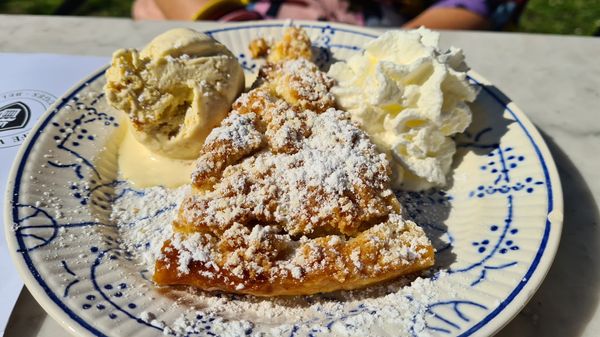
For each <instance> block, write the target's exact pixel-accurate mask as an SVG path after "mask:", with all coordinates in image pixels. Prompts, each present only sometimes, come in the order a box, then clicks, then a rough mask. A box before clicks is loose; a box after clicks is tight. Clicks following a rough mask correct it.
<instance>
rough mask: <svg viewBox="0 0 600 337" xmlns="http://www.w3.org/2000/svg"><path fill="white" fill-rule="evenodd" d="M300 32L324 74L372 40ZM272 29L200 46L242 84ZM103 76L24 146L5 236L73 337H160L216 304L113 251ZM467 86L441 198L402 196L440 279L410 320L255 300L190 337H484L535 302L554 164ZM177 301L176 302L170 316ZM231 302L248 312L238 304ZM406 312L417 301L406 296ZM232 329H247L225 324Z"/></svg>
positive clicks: (77, 91) (518, 119) (496, 103)
mask: <svg viewBox="0 0 600 337" xmlns="http://www.w3.org/2000/svg"><path fill="white" fill-rule="evenodd" d="M301 25H303V26H304V28H305V29H306V30H307V31H308V33H309V35H310V36H311V38H312V41H313V42H314V44H315V46H316V47H317V53H318V56H319V57H318V59H317V61H318V62H319V63H323V64H326V63H328V62H331V60H333V59H344V58H346V57H348V56H349V55H351V54H353V53H356V52H358V51H360V46H362V45H363V44H364V43H365V42H367V41H369V40H371V39H372V38H373V37H374V36H375V35H374V33H373V32H371V31H368V30H363V29H359V28H355V27H350V26H342V25H333V24H325V23H301ZM282 26H283V23H281V22H275V23H255V24H248V23H246V24H241V25H236V26H227V27H226V28H222V29H215V30H212V31H210V32H209V33H210V34H211V35H212V36H213V37H214V38H215V39H217V40H219V41H221V42H222V43H224V44H225V45H227V46H228V47H229V48H230V49H231V50H232V51H233V52H234V53H235V54H236V55H238V57H239V59H240V61H241V63H242V64H243V67H244V69H245V70H246V71H247V72H248V73H251V72H253V71H255V70H256V69H257V65H256V64H255V63H254V61H253V60H251V59H250V58H249V57H248V56H247V49H246V46H247V45H248V42H249V41H250V40H251V39H253V38H255V37H258V36H277V35H279V34H281V28H282ZM103 72H104V71H103V70H102V71H100V72H98V73H97V74H95V75H93V76H91V77H90V78H88V79H87V80H85V81H84V82H82V83H81V84H79V85H77V86H76V87H75V88H74V89H73V90H72V91H71V92H69V93H68V94H66V95H65V96H64V98H63V99H62V100H59V101H58V102H57V104H56V105H55V106H54V107H53V108H51V109H50V110H49V111H48V112H47V113H46V114H45V115H44V116H43V117H42V118H41V119H40V121H39V123H38V124H37V126H36V127H35V128H34V130H33V131H32V132H31V133H30V136H29V138H28V140H27V142H26V143H25V144H23V146H22V147H21V151H20V152H19V155H18V156H17V159H16V162H15V165H14V167H13V170H12V173H11V175H10V180H9V182H8V187H7V203H6V207H5V222H6V224H7V226H6V237H7V239H8V244H9V249H10V250H11V253H12V256H13V259H14V261H15V263H16V265H17V268H18V269H19V272H20V273H21V275H22V277H23V279H24V280H25V283H26V285H27V287H28V288H29V290H30V291H31V293H32V294H33V295H34V296H35V298H36V299H37V300H38V301H39V302H40V304H41V305H42V306H43V307H44V308H45V309H46V310H47V311H48V312H49V313H50V314H51V315H52V316H53V317H54V318H55V319H57V320H58V321H59V322H60V323H61V324H63V325H64V326H65V327H67V328H68V329H69V330H70V331H72V332H74V333H75V334H78V335H99V336H105V335H106V336H149V335H160V334H162V329H161V327H160V324H158V323H157V322H158V321H164V322H166V323H167V324H170V323H172V322H173V321H175V320H176V319H177V317H178V316H180V315H181V312H185V311H186V310H188V311H189V309H190V307H191V306H195V307H196V308H200V309H201V308H203V305H204V306H205V305H206V303H202V302H203V301H206V300H207V299H210V300H211V301H214V300H215V298H212V299H211V296H213V297H216V296H219V295H213V294H204V295H202V296H200V295H194V294H189V293H186V292H185V291H177V290H172V291H169V290H159V289H156V288H155V287H153V286H152V284H151V283H150V282H149V281H148V280H147V279H146V271H144V270H141V267H140V266H139V264H136V263H135V262H136V261H133V260H132V258H131V256H130V255H129V254H127V253H126V252H124V251H123V250H122V249H120V248H119V242H120V240H121V239H120V238H119V235H118V232H117V231H116V229H115V224H113V223H111V222H110V220H109V214H110V210H111V206H112V204H113V202H114V200H115V199H116V198H119V197H126V198H135V197H138V196H139V194H138V193H136V191H131V190H129V191H128V192H131V193H125V194H119V195H117V196H115V192H114V191H115V186H116V185H118V184H120V183H119V182H118V181H117V180H115V179H116V164H115V163H116V161H115V158H116V144H115V142H114V141H111V139H114V138H115V137H114V135H115V133H116V132H117V130H118V122H117V120H116V117H115V114H114V111H112V110H111V109H110V108H108V106H107V104H106V103H105V100H104V98H103V96H102V94H101V92H102V91H101V88H102V85H103V83H104V77H103ZM470 75H471V78H472V81H473V82H474V83H476V84H477V85H479V86H481V88H482V90H481V93H480V95H479V97H478V99H477V101H476V102H475V103H474V104H473V111H474V115H475V117H474V123H473V125H472V126H471V127H470V128H469V129H468V131H467V132H465V134H464V135H461V136H459V137H457V142H458V144H459V152H458V154H457V156H456V158H455V166H456V168H455V170H454V173H453V179H452V180H453V183H452V186H451V187H450V188H449V189H448V190H446V191H433V192H425V193H410V194H402V195H401V199H402V201H403V202H404V203H405V205H406V207H407V209H408V214H409V215H410V216H412V217H413V218H415V220H416V221H417V222H418V223H420V224H421V225H423V226H424V228H425V229H426V230H427V232H428V234H429V235H430V236H431V238H432V240H433V242H434V244H435V245H436V247H437V249H438V253H437V260H438V264H439V265H440V266H443V267H445V268H448V270H449V272H448V274H447V275H444V276H443V277H440V275H436V276H434V277H433V278H432V282H433V286H430V288H428V289H430V290H431V289H433V290H435V291H433V292H432V293H435V296H434V295H431V296H429V295H428V294H425V295H426V296H424V298H422V299H420V301H421V303H422V304H423V305H424V306H423V307H422V310H421V311H420V312H419V313H413V312H410V311H409V312H405V313H403V314H402V313H401V314H400V316H398V317H397V319H389V318H388V319H387V320H383V321H382V319H381V317H384V318H385V317H386V316H382V315H381V314H380V313H381V311H382V310H383V309H382V308H378V307H377V306H376V305H375V306H374V305H373V304H372V303H378V302H377V298H375V299H373V297H377V296H384V295H385V294H378V293H377V292H374V293H370V294H369V293H368V292H365V293H364V294H362V296H357V298H359V299H355V300H353V301H349V302H348V303H344V305H342V306H338V307H336V308H337V309H336V310H335V312H327V310H326V308H328V307H327V306H324V307H323V308H321V310H320V311H318V312H312V314H311V315H310V317H308V316H306V317H304V316H303V315H304V314H302V315H301V316H302V317H289V316H286V314H285V312H282V313H280V315H279V316H277V317H279V319H278V318H277V317H275V318H274V317H266V316H265V315H266V312H263V311H262V309H259V308H264V307H265V303H266V302H265V300H263V301H262V302H261V303H262V304H261V305H262V306H257V307H256V308H257V309H256V310H246V311H255V312H252V313H249V312H241V311H239V310H238V311H237V312H233V313H229V314H228V313H223V316H224V317H226V318H227V320H226V322H228V323H225V322H223V321H222V320H221V319H220V318H219V317H218V315H217V316H198V317H197V318H190V319H192V320H194V319H197V322H196V323H197V324H195V328H194V329H192V330H193V331H192V330H190V331H189V333H188V334H189V335H202V336H204V335H207V336H209V335H227V334H228V333H229V334H230V335H231V334H235V333H236V331H237V332H239V331H244V333H247V334H256V333H259V332H260V331H263V330H265V329H267V330H268V329H271V330H268V331H271V332H273V331H277V333H278V334H281V335H290V336H292V335H293V336H297V335H304V336H308V335H329V334H332V333H334V332H337V333H338V334H353V333H358V332H357V331H361V330H353V327H356V326H355V325H356V324H357V321H356V319H358V318H357V317H362V319H363V321H362V322H363V323H364V321H365V315H367V317H368V315H371V314H372V315H373V320H372V321H373V322H375V323H373V324H375V326H374V327H371V330H369V331H370V333H371V334H373V335H375V334H377V335H394V336H397V335H434V336H438V335H439V336H449V335H462V336H468V335H477V336H486V335H490V334H493V333H494V332H496V331H498V329H500V328H501V327H502V326H504V325H505V324H506V323H507V322H508V321H509V320H510V319H511V318H512V317H513V316H514V315H515V314H516V313H518V312H519V310H520V309H521V308H522V307H523V306H524V305H525V303H526V302H527V300H528V299H529V298H530V297H531V296H532V295H533V293H534V292H535V290H536V289H537V287H538V286H539V285H540V283H541V282H542V280H543V278H544V276H545V275H546V272H547V271H548V269H549V267H550V265H551V263H552V259H553V257H554V254H555V252H556V249H557V246H558V242H559V238H560V233H561V226H562V208H563V204H562V194H561V187H560V182H559V179H558V174H557V172H556V168H555V165H554V162H553V161H552V157H551V156H550V153H549V151H548V149H547V147H546V145H545V144H544V141H543V140H542V138H541V137H540V135H539V133H538V132H537V131H536V130H535V128H534V126H533V125H532V124H531V122H530V121H529V120H528V119H527V117H525V115H524V114H523V113H522V112H521V111H520V110H519V109H518V108H517V107H516V105H515V104H513V103H511V102H510V100H508V99H507V98H506V97H505V96H503V95H502V94H501V93H500V92H499V91H497V90H496V89H495V88H494V87H493V86H491V84H489V83H488V82H487V81H486V80H484V79H483V78H482V77H480V76H479V75H477V74H475V73H471V74H470ZM139 220H143V219H139ZM140 249H142V248H140ZM442 279H443V281H441V280H442ZM359 294H360V293H359ZM178 296H183V297H184V298H186V301H181V300H180V301H178V305H177V306H174V305H173V303H174V302H175V301H177V298H178ZM361 299H364V303H362V302H361V301H363V300H361ZM229 300H230V301H241V302H239V303H242V304H243V302H244V301H251V300H250V299H245V298H244V297H239V296H238V297H233V298H232V297H230V298H229ZM305 300H306V299H305ZM313 300H314V298H313ZM321 300H322V301H325V302H326V301H334V300H328V299H327V298H326V297H323V298H322V299H321ZM369 300H371V302H369ZM373 300H374V301H375V302H373ZM404 300H405V301H413V300H414V299H413V298H412V297H410V296H408V295H407V298H405V299H404ZM266 301H269V300H266ZM210 303H213V302H210ZM391 305H394V304H393V303H392V304H391ZM283 307H285V306H283ZM241 308H248V307H247V306H246V307H244V306H242V307H241ZM249 308H252V307H251V306H250V307H249ZM277 308H279V309H277ZM281 308H282V306H275V309H277V310H284V309H285V308H284V309H281ZM340 308H341V309H340ZM275 309H273V310H275ZM296 309H297V308H296ZM290 310H291V309H290ZM284 311H285V310H284ZM148 312H152V313H153V315H154V316H156V319H157V321H152V318H153V317H149V315H148V314H147V313H148ZM307 315H308V314H307ZM361 315H362V316H361ZM402 315H404V316H406V315H414V317H402ZM150 316H152V315H150ZM241 319H247V320H249V321H250V322H252V324H248V323H243V324H242V323H239V322H237V321H236V320H241ZM217 323H218V324H217ZM227 324H230V325H229V327H231V324H234V325H235V324H238V325H237V328H238V330H235V329H234V330H231V329H230V330H227V328H226V327H227ZM224 326H225V328H224ZM240 327H243V330H239V328H240ZM167 332H168V331H167Z"/></svg>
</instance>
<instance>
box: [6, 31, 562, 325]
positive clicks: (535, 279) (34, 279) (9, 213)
mask: <svg viewBox="0 0 600 337" xmlns="http://www.w3.org/2000/svg"><path fill="white" fill-rule="evenodd" d="M289 24H290V21H289V20H288V21H281V20H275V21H269V22H268V23H264V22H263V21H248V22H243V23H237V24H227V25H225V26H223V27H221V28H212V29H199V31H202V32H205V33H218V32H224V31H229V30H236V29H256V28H276V27H285V26H286V25H289ZM294 24H298V25H300V26H304V27H306V26H307V27H310V28H327V27H331V28H334V29H337V30H340V31H345V32H347V33H354V34H360V35H363V36H367V37H372V38H374V37H376V36H378V35H380V34H381V33H380V32H377V31H374V30H371V29H368V28H362V27H356V26H351V25H346V24H338V23H328V22H313V21H300V20H294ZM442 34H443V33H442ZM106 69H107V66H103V67H101V68H100V69H99V70H97V71H95V72H93V73H92V74H91V75H90V76H88V77H87V78H85V79H83V80H82V81H80V82H78V83H77V84H75V85H73V86H72V87H71V88H70V89H69V90H68V91H67V92H66V93H65V94H64V95H62V96H61V97H60V98H59V99H58V100H57V101H56V102H55V103H54V104H52V106H50V107H49V108H48V109H47V110H46V112H44V114H43V115H42V116H41V117H40V118H39V120H38V121H37V122H36V124H35V125H34V127H33V128H32V129H31V131H30V133H29V135H30V136H29V137H27V139H26V140H25V142H24V143H23V144H22V145H21V146H20V147H19V150H18V152H17V155H16V156H15V160H14V162H13V164H12V166H11V170H10V173H9V176H8V179H7V184H6V189H5V198H6V199H5V205H4V211H5V212H4V221H5V236H6V241H7V243H8V249H9V253H10V256H11V258H12V261H13V263H14V265H15V267H16V269H17V271H18V272H19V274H20V276H21V277H22V278H23V280H24V283H25V286H26V287H27V289H28V290H29V291H30V292H31V294H32V295H33V297H34V298H35V299H36V301H37V302H38V303H39V304H40V306H42V308H44V310H45V311H46V312H47V313H48V314H49V315H50V316H51V317H52V318H53V319H55V320H56V321H57V322H58V323H59V324H60V325H61V326H62V327H64V328H65V329H67V330H68V331H69V332H71V333H73V334H76V335H80V336H105V335H104V334H103V333H102V332H101V331H98V330H97V329H96V328H94V327H93V326H90V325H88V324H87V323H86V322H85V320H84V319H83V318H81V317H79V316H78V315H77V313H76V311H74V310H70V309H68V308H66V306H65V308H62V307H61V304H62V305H64V304H63V303H62V302H61V301H60V300H57V299H53V297H54V294H53V293H52V291H47V290H46V288H48V287H47V285H46V284H45V282H44V281H43V280H39V279H38V278H39V277H41V275H39V274H38V275H37V276H36V275H35V273H37V272H36V271H35V270H31V267H32V266H30V265H28V264H27V262H26V261H25V259H24V257H23V254H21V253H19V252H18V251H17V248H18V246H17V240H16V239H15V238H14V235H13V233H14V230H13V228H12V225H11V224H12V222H13V209H14V207H12V199H13V197H14V196H13V191H14V190H15V184H16V177H17V175H18V174H20V172H19V171H20V169H21V166H22V165H23V159H24V156H25V155H26V154H27V153H29V152H30V151H31V147H32V146H33V145H34V144H35V142H34V140H36V139H37V137H38V135H39V134H40V129H41V128H42V127H45V126H46V125H47V124H48V123H49V122H50V120H51V118H52V117H53V116H54V115H55V114H56V113H58V112H59V111H60V110H59V109H60V108H61V107H62V105H63V104H65V103H66V102H68V101H69V100H70V98H71V97H72V96H74V95H76V94H77V93H78V92H79V91H80V90H81V89H82V88H84V87H85V85H86V83H89V82H92V81H95V80H97V79H98V78H99V77H101V76H103V74H104V72H105V70H106ZM468 75H469V77H471V79H473V80H475V81H476V82H478V83H479V84H488V85H491V82H489V81H488V80H486V79H485V78H484V77H483V76H481V75H479V74H478V73H476V72H475V71H473V70H470V71H469V72H468ZM494 87H495V88H496V90H497V91H498V92H499V93H502V91H501V90H500V89H499V88H498V87H496V86H494ZM483 90H486V89H485V88H483ZM487 90H489V89H487ZM488 94H489V95H490V96H492V97H494V99H496V100H497V101H498V102H499V103H501V104H502V105H504V107H505V108H506V109H507V110H508V111H509V112H510V113H511V114H512V115H513V117H515V120H516V122H517V123H518V124H519V125H520V127H521V128H522V129H523V131H525V134H526V135H527V137H528V138H529V140H530V142H531V144H532V145H533V146H534V148H535V150H536V154H537V156H538V159H540V161H541V162H542V166H543V167H544V174H545V178H546V179H547V180H548V181H549V183H550V186H551V192H549V193H548V194H549V196H548V197H549V199H550V200H549V201H551V203H549V209H548V214H550V212H555V217H554V219H553V220H552V221H550V220H549V219H547V222H546V229H547V231H548V232H547V233H545V234H544V236H545V242H543V244H544V245H545V246H544V247H540V248H538V252H537V254H536V257H535V259H534V262H533V263H532V264H531V265H530V266H529V268H528V270H527V274H529V275H530V277H529V278H528V279H526V280H522V281H521V282H520V283H519V285H518V286H517V287H516V288H515V289H513V290H512V291H511V293H510V295H509V296H508V298H509V299H510V300H509V301H508V302H506V299H505V300H504V301H502V302H501V305H500V306H498V307H497V308H496V309H494V310H493V311H492V312H491V313H489V314H488V315H486V316H485V318H484V319H483V320H481V321H480V322H479V323H477V324H476V325H474V326H473V327H471V328H470V329H469V330H467V331H465V332H463V333H462V334H461V335H460V336H488V335H492V334H494V333H497V332H498V331H499V330H500V329H502V328H503V327H504V326H505V325H507V324H508V323H509V322H510V321H511V320H512V319H513V318H514V317H515V316H516V315H517V314H518V313H519V312H520V311H521V310H522V308H523V307H524V306H525V305H526V304H527V302H528V301H529V300H530V299H531V298H532V297H533V295H534V294H535V292H536V291H537V289H538V288H539V287H540V286H541V284H542V282H543V280H544V278H545V277H546V275H547V273H548V271H549V269H550V267H551V265H552V262H553V260H554V257H555V255H556V252H557V250H558V245H559V242H560V237H561V233H562V225H563V206H564V205H563V194H562V187H561V183H560V178H559V175H558V171H557V168H556V164H555V162H554V159H553V157H552V155H551V153H550V150H549V149H548V146H547V144H546V143H545V141H544V139H543V138H542V136H541V134H540V133H539V131H538V130H537V128H536V127H535V126H534V125H533V123H532V122H531V121H530V120H529V118H528V117H527V116H526V115H525V113H524V112H523V111H522V110H521V109H520V108H519V107H518V106H517V105H516V104H515V103H514V102H513V101H507V100H505V99H504V98H503V97H499V96H498V94H495V93H494V92H491V91H489V92H488ZM502 95H504V94H502ZM504 96H505V95H504ZM505 97H506V98H508V97H507V96H505ZM31 135H33V136H31ZM549 226H551V228H550V227H549ZM543 241H544V240H543ZM534 264H535V266H534ZM40 281H41V282H44V284H41V283H40ZM508 298H507V299H508ZM505 302H506V303H505ZM59 303H60V304H59Z"/></svg>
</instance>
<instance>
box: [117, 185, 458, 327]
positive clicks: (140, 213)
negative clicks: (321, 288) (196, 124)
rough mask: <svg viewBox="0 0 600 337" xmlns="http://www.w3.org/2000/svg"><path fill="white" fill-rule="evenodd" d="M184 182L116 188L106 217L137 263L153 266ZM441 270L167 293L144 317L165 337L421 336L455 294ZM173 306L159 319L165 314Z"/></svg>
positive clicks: (169, 229)
mask: <svg viewBox="0 0 600 337" xmlns="http://www.w3.org/2000/svg"><path fill="white" fill-rule="evenodd" d="M188 192H189V187H181V188H178V189H175V190H169V189H166V188H163V187H153V188H147V189H133V188H132V187H131V186H129V185H128V184H127V183H124V184H122V185H119V186H118V187H117V188H116V190H115V195H116V196H117V197H116V198H115V201H114V202H113V207H112V215H111V219H112V220H113V221H114V223H116V224H117V225H118V229H119V234H120V236H121V239H122V241H123V243H122V248H124V249H125V250H127V251H129V252H130V253H131V254H132V255H133V256H134V257H135V259H134V261H136V262H137V263H138V265H137V266H138V267H137V268H140V269H147V270H148V271H153V270H154V262H155V261H156V259H157V258H158V257H159V256H160V248H161V247H162V244H163V242H164V240H165V239H167V238H169V237H171V235H172V229H171V222H172V220H173V219H174V218H175V216H176V214H177V211H178V205H179V204H180V202H181V200H182V199H183V196H184V195H185V194H186V193H188ZM447 277H448V274H447V273H446V272H444V271H439V272H436V273H432V272H429V273H427V274H426V275H422V276H421V277H417V276H412V277H407V278H402V279H399V280H395V281H393V282H390V283H386V284H382V285H377V286H373V287H368V288H366V289H361V290H353V291H340V292H335V293H329V294H319V295H311V296H296V297H275V298H259V297H254V296H239V295H230V294H224V293H209V292H203V291H200V290H197V289H192V288H186V289H173V290H172V291H168V292H169V293H170V294H171V295H175V297H177V299H176V300H175V301H174V302H173V303H172V304H171V305H169V306H167V307H156V308H150V309H149V310H146V311H144V312H142V313H141V316H140V317H141V318H142V320H144V321H146V322H149V323H152V324H153V325H155V326H157V327H160V328H162V329H163V332H164V333H165V334H169V335H177V336H183V335H193V334H200V335H203V334H205V333H206V332H208V330H206V327H207V326H210V327H211V329H210V332H212V333H216V334H217V335H219V336H243V335H253V336H254V335H256V336H280V335H290V334H294V335H296V334H299V335H302V334H306V335H308V334H312V335H327V336H329V335H338V336H367V335H368V336H388V335H389V332H390V331H393V332H394V333H395V335H412V334H413V333H414V334H416V335H421V334H422V333H424V332H425V327H426V321H427V319H428V317H430V316H431V315H432V313H431V312H430V308H429V305H430V304H431V303H433V302H436V301H438V300H440V299H441V298H442V297H443V298H447V297H448V295H451V294H453V293H455V292H456V289H451V288H450V287H451V286H450V284H454V287H455V283H454V282H444V279H446V278H447ZM173 311H175V312H178V314H177V316H176V318H175V319H171V320H168V319H163V318H162V317H161V316H162V315H163V313H164V312H173Z"/></svg>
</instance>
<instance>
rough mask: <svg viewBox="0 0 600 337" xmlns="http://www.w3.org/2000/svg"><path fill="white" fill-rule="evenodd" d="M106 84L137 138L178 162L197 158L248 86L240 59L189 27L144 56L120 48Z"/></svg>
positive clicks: (108, 94)
mask: <svg viewBox="0 0 600 337" xmlns="http://www.w3.org/2000/svg"><path fill="white" fill-rule="evenodd" d="M106 80H107V83H106V85H105V87H104V91H105V94H106V98H107V99H108V101H109V103H110V104H111V105H112V106H113V107H115V108H116V109H118V110H121V111H123V112H125V113H126V114H127V115H128V117H129V120H130V122H131V124H132V126H133V127H132V128H131V130H132V131H133V134H134V136H135V138H136V139H137V140H138V141H139V142H140V143H142V144H143V145H145V146H146V147H147V148H148V149H149V150H151V151H153V152H155V153H158V154H161V155H164V156H168V157H171V158H179V159H193V158H196V157H197V156H198V153H199V151H200V148H201V146H202V144H203V142H204V139H205V138H206V136H207V135H208V134H209V133H210V131H211V130H212V128H213V127H215V126H216V125H218V124H219V123H220V122H221V120H222V119H223V118H224V117H225V115H226V114H227V113H228V111H229V110H230V107H231V103H232V102H233V100H234V99H235V98H236V97H237V96H238V95H239V94H240V92H241V91H242V90H243V88H244V73H243V70H242V68H241V66H240V64H239V63H238V61H237V59H236V57H235V56H234V55H233V54H232V53H231V52H230V51H229V50H228V49H227V48H226V47H225V46H224V45H222V44H221V43H219V42H217V41H215V40H214V39H212V38H210V37H209V36H207V35H205V34H202V33H199V32H196V31H193V30H191V29H184V28H179V29H173V30H170V31H167V32H165V33H164V34H161V35H159V36H157V37H156V38H154V40H152V41H151V42H150V43H149V44H148V45H147V46H146V47H145V48H144V49H142V50H141V51H139V52H138V51H137V50H135V49H121V50H117V51H116V52H115V53H114V54H113V59H112V65H111V67H110V68H109V69H108V70H107V71H106Z"/></svg>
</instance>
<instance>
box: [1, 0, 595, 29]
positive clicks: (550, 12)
mask: <svg viewBox="0 0 600 337" xmlns="http://www.w3.org/2000/svg"><path fill="white" fill-rule="evenodd" d="M132 2H133V1H132V0H77V1H73V0H0V13H14V14H66V15H90V16H117V17H129V16H130V15H131V4H132ZM61 5H62V7H61ZM65 5H66V6H65ZM61 9H62V10H64V9H66V10H67V11H66V12H65V11H62V12H60V10H61ZM57 11H59V13H57ZM517 30H518V31H522V32H529V33H549V34H574V35H594V34H598V33H599V32H600V0H529V2H528V4H527V7H526V8H525V11H524V12H523V15H522V16H521V20H520V24H519V27H518V28H517Z"/></svg>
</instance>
